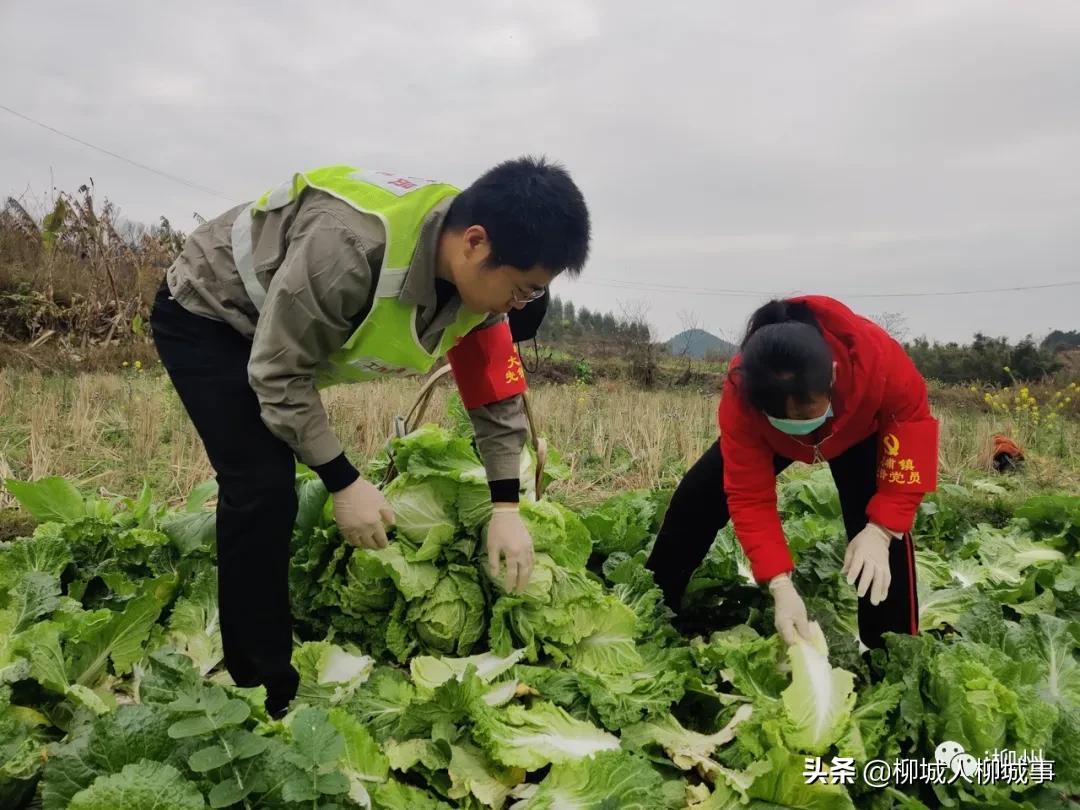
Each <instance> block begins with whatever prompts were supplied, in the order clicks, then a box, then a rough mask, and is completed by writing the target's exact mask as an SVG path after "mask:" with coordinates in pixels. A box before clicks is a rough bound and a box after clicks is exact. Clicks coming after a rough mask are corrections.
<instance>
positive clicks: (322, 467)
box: [311, 453, 360, 492]
mask: <svg viewBox="0 0 1080 810" xmlns="http://www.w3.org/2000/svg"><path fill="white" fill-rule="evenodd" d="M311 469H312V470H314V471H315V473H316V475H318V476H319V478H321V479H322V482H323V483H324V484H325V485H326V488H327V490H329V491H330V492H340V491H341V490H343V489H345V487H347V486H348V485H349V484H351V483H352V482H353V481H355V480H356V479H357V478H359V477H360V472H359V471H358V470H357V469H356V467H354V466H353V465H352V464H351V463H350V462H349V459H348V458H346V456H345V454H344V453H342V454H341V455H340V456H338V457H337V458H335V459H331V460H330V461H328V462H326V463H325V464H318V465H314V466H312V468H311Z"/></svg>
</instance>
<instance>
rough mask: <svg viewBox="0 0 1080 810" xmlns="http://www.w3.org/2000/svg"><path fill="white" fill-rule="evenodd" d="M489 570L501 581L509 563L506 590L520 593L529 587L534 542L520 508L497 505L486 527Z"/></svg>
mask: <svg viewBox="0 0 1080 810" xmlns="http://www.w3.org/2000/svg"><path fill="white" fill-rule="evenodd" d="M487 553H488V571H489V572H490V573H491V578H492V579H494V580H498V579H499V573H500V570H501V568H502V562H505V563H506V579H505V585H506V591H507V593H520V592H522V591H524V590H525V588H527V587H528V585H529V578H530V577H531V576H532V569H533V541H532V537H530V536H529V530H528V529H526V528H525V522H524V521H523V520H522V519H521V515H520V513H519V512H518V507H517V506H509V505H508V506H496V507H495V508H494V509H493V510H492V513H491V521H490V522H489V523H488V528H487Z"/></svg>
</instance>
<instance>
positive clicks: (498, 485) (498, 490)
mask: <svg viewBox="0 0 1080 810" xmlns="http://www.w3.org/2000/svg"><path fill="white" fill-rule="evenodd" d="M488 489H490V490H491V502H492V503H517V502H518V500H519V498H520V495H519V493H518V490H519V489H521V479H520V478H500V479H499V480H498V481H488Z"/></svg>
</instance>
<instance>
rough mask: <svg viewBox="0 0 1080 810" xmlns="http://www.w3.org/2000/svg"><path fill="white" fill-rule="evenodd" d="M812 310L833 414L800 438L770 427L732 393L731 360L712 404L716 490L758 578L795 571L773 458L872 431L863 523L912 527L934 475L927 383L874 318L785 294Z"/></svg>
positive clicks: (837, 450)
mask: <svg viewBox="0 0 1080 810" xmlns="http://www.w3.org/2000/svg"><path fill="white" fill-rule="evenodd" d="M791 300H792V301H798V302H802V303H805V304H808V305H809V306H810V309H811V310H812V311H813V313H814V315H815V317H816V318H817V321H818V325H819V326H820V327H821V330H822V332H823V333H824V336H825V341H826V343H828V345H829V348H830V350H831V351H832V355H833V360H834V361H835V362H836V364H837V365H836V383H835V384H834V386H833V392H832V399H831V401H832V409H833V416H832V418H830V419H829V420H828V421H827V422H826V423H825V424H824V425H823V426H822V427H821V428H820V429H818V430H817V431H815V432H814V433H811V434H810V435H808V436H790V435H788V434H786V433H783V432H782V431H779V430H777V429H776V428H774V427H773V426H772V425H771V424H770V423H769V421H768V420H767V419H766V418H765V414H763V413H762V412H761V411H759V410H757V409H755V408H754V407H752V406H751V405H750V404H749V403H748V402H747V401H746V399H745V398H744V397H743V396H742V395H741V393H740V391H739V384H738V375H732V373H731V371H733V370H734V369H735V368H737V367H738V365H739V360H740V358H739V357H738V356H736V357H735V359H734V360H732V363H731V371H729V373H728V376H727V379H726V380H725V382H724V392H723V395H722V397H721V400H720V409H719V420H720V451H721V453H722V454H723V458H724V490H725V492H726V493H727V502H728V508H729V509H730V511H731V519H732V522H733V523H734V524H735V534H736V536H737V537H738V538H739V542H740V543H741V545H742V547H743V551H745V552H746V556H747V557H748V558H749V560H750V566H751V568H752V570H753V573H754V577H755V578H756V579H757V580H758V581H759V582H764V581H766V580H769V579H772V578H773V577H774V576H776V575H777V574H782V573H784V572H787V571H791V570H793V569H794V567H795V566H794V563H793V561H792V559H791V553H790V552H789V551H788V547H787V541H786V540H785V538H784V532H783V529H782V527H781V524H780V516H779V514H778V513H777V509H776V478H775V474H774V471H773V457H774V456H781V457H783V458H789V459H793V460H795V461H802V462H805V463H807V464H810V463H813V462H815V461H827V460H829V459H832V458H835V457H836V456H838V455H840V454H841V453H843V452H844V451H845V450H847V449H848V448H850V447H852V446H853V445H855V444H858V443H859V442H861V441H863V440H864V439H866V438H868V437H869V436H873V435H880V436H881V444H880V445H879V449H878V456H879V464H878V470H877V478H878V481H877V492H876V493H875V494H874V496H873V497H872V498H871V499H870V503H869V505H868V507H867V509H866V514H867V517H868V518H869V520H871V521H873V522H874V523H878V524H880V525H882V526H884V527H885V528H886V529H891V530H893V531H897V532H906V531H910V530H911V527H912V524H913V523H914V522H915V513H916V511H917V510H918V508H919V503H920V501H921V500H922V497H923V494H924V493H926V492H931V491H933V489H934V486H935V484H936V479H937V422H936V421H935V420H934V419H933V417H932V416H931V414H930V404H929V402H928V400H927V396H926V383H925V381H924V380H923V378H922V375H921V374H919V372H918V370H917V369H916V368H915V364H914V363H913V362H912V361H911V358H910V357H908V355H907V352H905V351H904V348H903V346H901V345H900V344H899V343H897V342H896V341H895V340H893V339H892V338H891V337H889V335H888V333H887V332H885V330H884V329H882V328H881V327H879V326H878V325H877V324H875V323H874V322H873V321H870V320H868V319H867V318H863V317H862V316H860V315H856V314H855V313H854V312H852V311H851V310H850V309H848V308H847V307H846V306H844V305H843V304H841V303H840V302H839V301H836V300H834V299H832V298H826V297H824V296H816V295H814V296H805V297H801V298H793V299H791Z"/></svg>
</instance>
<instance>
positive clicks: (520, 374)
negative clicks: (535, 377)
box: [446, 321, 527, 410]
mask: <svg viewBox="0 0 1080 810" xmlns="http://www.w3.org/2000/svg"><path fill="white" fill-rule="evenodd" d="M446 356H447V358H448V359H449V360H450V368H451V370H452V371H453V372H454V380H455V382H457V387H458V391H460V392H461V401H462V402H464V403H465V407H466V408H468V409H470V410H471V409H472V408H479V407H480V406H482V405H490V404H491V403H492V402H499V401H500V400H504V399H509V398H510V397H512V396H515V395H517V394H521V393H524V392H525V389H526V388H527V386H526V384H525V369H523V368H522V367H521V358H519V357H518V353H517V349H516V348H515V347H514V341H513V338H512V337H511V335H510V324H509V322H508V321H500V322H499V323H497V324H494V325H492V326H488V327H486V328H484V329H477V330H475V331H473V332H470V333H469V334H467V335H466V336H465V337H463V338H462V339H461V340H460V341H458V343H457V345H456V346H454V348H452V349H451V350H450V351H449V352H448V353H447V355H446Z"/></svg>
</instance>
